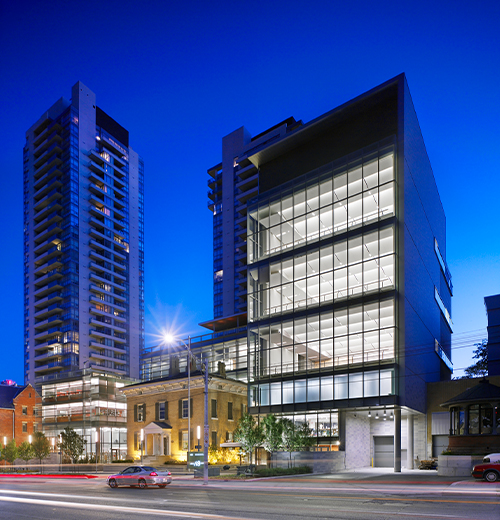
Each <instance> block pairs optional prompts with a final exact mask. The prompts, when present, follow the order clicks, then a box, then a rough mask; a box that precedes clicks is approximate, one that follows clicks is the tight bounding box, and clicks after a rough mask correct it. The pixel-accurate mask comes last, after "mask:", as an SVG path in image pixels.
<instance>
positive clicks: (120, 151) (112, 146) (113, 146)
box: [101, 136, 128, 161]
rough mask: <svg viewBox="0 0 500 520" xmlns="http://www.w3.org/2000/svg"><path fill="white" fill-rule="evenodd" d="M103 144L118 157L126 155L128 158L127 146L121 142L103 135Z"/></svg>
mask: <svg viewBox="0 0 500 520" xmlns="http://www.w3.org/2000/svg"><path fill="white" fill-rule="evenodd" d="M101 144H102V145H104V146H105V147H106V151H108V152H110V153H111V154H112V155H113V156H116V157H123V156H125V160H127V159H126V155H127V153H128V152H127V150H126V148H124V147H123V146H121V145H120V144H118V143H116V142H114V141H113V140H111V139H110V138H108V137H106V136H101ZM122 161H123V159H122Z"/></svg>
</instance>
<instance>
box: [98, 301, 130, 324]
mask: <svg viewBox="0 0 500 520" xmlns="http://www.w3.org/2000/svg"><path fill="white" fill-rule="evenodd" d="M103 305H105V303H103ZM110 307H111V306H110ZM89 312H90V314H94V315H95V316H103V317H105V318H110V319H113V320H115V323H116V322H117V321H118V322H122V323H126V322H127V318H126V317H125V316H124V315H122V314H120V313H117V314H114V313H113V312H106V311H102V310H100V309H97V308H96V307H90V308H89Z"/></svg>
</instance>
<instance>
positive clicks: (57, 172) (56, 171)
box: [33, 165, 62, 193]
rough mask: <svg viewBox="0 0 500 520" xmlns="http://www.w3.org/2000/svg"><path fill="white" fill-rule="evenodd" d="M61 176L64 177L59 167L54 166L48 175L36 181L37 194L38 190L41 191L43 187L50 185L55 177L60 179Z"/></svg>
mask: <svg viewBox="0 0 500 520" xmlns="http://www.w3.org/2000/svg"><path fill="white" fill-rule="evenodd" d="M60 175H62V172H61V170H60V169H59V166H57V165H56V166H53V167H52V168H51V169H50V170H49V171H48V172H47V173H45V174H44V175H42V176H41V177H39V178H38V179H37V180H36V181H35V184H34V185H33V187H34V189H35V193H36V191H37V190H39V189H40V188H41V187H42V186H45V185H46V184H48V183H49V181H50V180H51V179H52V178H54V177H56V176H57V177H59V176H60Z"/></svg>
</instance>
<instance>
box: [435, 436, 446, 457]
mask: <svg viewBox="0 0 500 520" xmlns="http://www.w3.org/2000/svg"><path fill="white" fill-rule="evenodd" d="M449 443H450V441H449V439H448V435H433V436H432V456H433V457H437V456H438V455H441V453H443V451H446V450H447V449H448V444H449Z"/></svg>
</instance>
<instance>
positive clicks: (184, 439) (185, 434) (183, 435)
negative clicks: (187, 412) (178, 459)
mask: <svg viewBox="0 0 500 520" xmlns="http://www.w3.org/2000/svg"><path fill="white" fill-rule="evenodd" d="M186 401H187V399H186ZM181 450H182V451H187V450H188V432H187V431H186V432H181Z"/></svg>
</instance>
